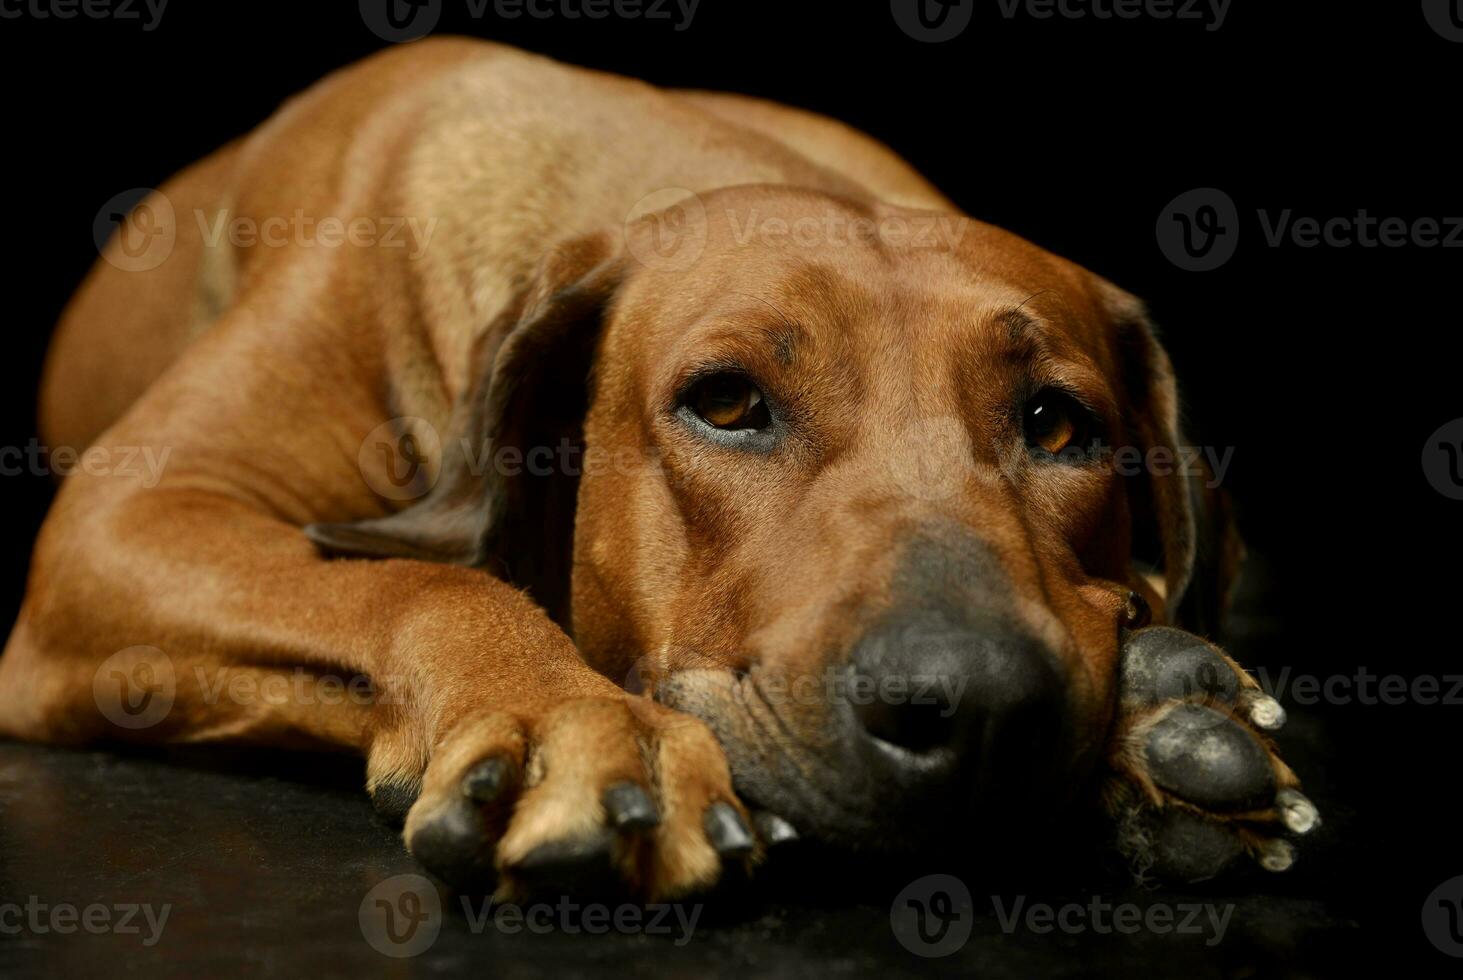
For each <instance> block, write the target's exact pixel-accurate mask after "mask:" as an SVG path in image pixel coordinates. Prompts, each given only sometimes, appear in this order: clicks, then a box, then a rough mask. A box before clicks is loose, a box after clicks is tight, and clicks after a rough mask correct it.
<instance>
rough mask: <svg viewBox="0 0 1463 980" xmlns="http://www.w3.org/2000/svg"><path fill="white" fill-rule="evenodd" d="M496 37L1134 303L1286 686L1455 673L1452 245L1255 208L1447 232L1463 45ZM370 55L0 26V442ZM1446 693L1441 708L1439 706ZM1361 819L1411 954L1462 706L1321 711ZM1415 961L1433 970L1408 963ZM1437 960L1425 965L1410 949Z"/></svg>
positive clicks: (206, 6)
mask: <svg viewBox="0 0 1463 980" xmlns="http://www.w3.org/2000/svg"><path fill="white" fill-rule="evenodd" d="M449 32H450V33H463V34H472V35H478V36H484V37H490V38H493V39H497V40H502V41H505V42H508V43H512V44H515V45H519V46H523V47H526V48H530V49H533V50H537V51H540V52H543V53H546V54H549V55H552V56H555V57H558V58H561V59H564V60H567V61H572V62H577V63H582V64H586V65H591V66H594V67H599V68H604V69H609V70H613V71H617V72H621V73H625V74H632V75H637V76H640V77H643V78H646V79H648V80H650V81H653V82H656V83H661V84H665V85H671V86H693V87H702V88H715V89H728V90H734V91H741V92H748V93H752V94H756V95H760V96H765V97H769V98H772V99H776V100H780V101H784V102H789V103H793V104H796V105H800V106H805V107H808V108H811V109H815V110H819V111H822V112H826V113H829V114H831V115H834V116H837V117H839V118H842V119H844V120H846V121H848V122H850V123H852V124H854V125H855V126H857V127H859V128H862V129H864V130H866V131H868V132H869V133H871V134H873V135H874V136H876V137H879V138H880V139H882V140H884V141H885V142H887V143H888V144H889V145H891V146H892V147H894V148H895V149H896V150H897V151H899V152H900V153H902V154H903V155H904V156H906V157H907V158H908V159H909V160H910V161H911V162H912V163H913V164H914V165H915V166H916V167H917V168H919V169H920V170H921V171H923V172H924V173H925V174H926V175H928V176H929V177H931V178H932V179H933V180H934V182H935V183H936V184H937V185H938V186H940V187H941V188H942V189H943V190H944V191H945V192H946V193H947V194H949V195H950V196H951V197H952V198H953V199H954V200H955V201H956V202H957V203H958V204H959V205H960V206H961V208H963V209H964V210H965V211H967V212H968V213H970V214H972V215H974V216H977V217H980V218H983V219H986V220H989V221H992V222H994V223H996V224H999V225H1002V226H1004V227H1007V228H1009V229H1011V230H1013V231H1016V232H1018V233H1020V234H1022V235H1024V236H1026V237H1028V238H1030V239H1032V240H1034V241H1035V242H1037V243H1038V244H1040V245H1042V246H1044V247H1046V248H1048V249H1050V250H1052V251H1054V252H1057V253H1059V254H1062V255H1065V256H1067V257H1069V258H1072V259H1074V260H1076V261H1078V262H1081V263H1083V264H1085V265H1087V266H1089V267H1090V268H1092V269H1094V270H1096V271H1098V272H1100V273H1101V274H1103V275H1105V276H1107V277H1108V278H1110V279H1113V280H1114V281H1116V282H1118V283H1119V284H1121V285H1123V286H1125V287H1126V288H1128V289H1129V290H1131V291H1133V292H1135V293H1137V294H1139V295H1140V296H1143V297H1145V298H1146V299H1147V300H1148V301H1149V302H1150V304H1151V306H1152V308H1153V310H1154V312H1155V314H1156V316H1157V318H1158V320H1159V322H1160V323H1161V325H1162V326H1163V327H1164V329H1165V338H1166V342H1167V345H1168V347H1169V350H1170V352H1171V354H1172V355H1173V358H1174V360H1175V363H1176V366H1177V368H1178V372H1179V376H1180V379H1181V381H1182V382H1183V387H1184V392H1185V395H1186V402H1187V413H1188V417H1189V423H1190V424H1189V428H1190V430H1191V436H1192V437H1193V438H1194V439H1195V440H1196V441H1197V442H1199V443H1200V444H1203V445H1209V446H1217V447H1228V446H1233V447H1235V459H1234V464H1233V468H1232V471H1231V474H1230V478H1229V480H1228V483H1229V486H1230V488H1231V489H1232V490H1233V491H1234V493H1235V494H1236V496H1237V498H1238V501H1239V504H1240V508H1241V511H1240V513H1241V520H1242V527H1243V530H1244V533H1245V535H1246V537H1247V539H1248V540H1249V542H1250V545H1251V547H1252V548H1253V550H1254V551H1255V552H1256V553H1257V555H1259V556H1261V557H1262V558H1263V560H1264V562H1265V565H1266V568H1267V569H1268V573H1267V575H1266V579H1265V589H1266V596H1265V600H1264V601H1265V605H1266V607H1267V608H1268V609H1272V610H1273V611H1274V614H1275V615H1277V616H1280V617H1282V619H1283V623H1284V632H1283V635H1284V636H1285V637H1286V643H1285V646H1284V648H1281V649H1277V650H1275V651H1274V653H1273V655H1272V656H1271V657H1270V658H1269V659H1270V660H1271V662H1272V664H1273V665H1274V666H1276V667H1279V666H1285V665H1289V666H1291V667H1292V668H1293V669H1295V670H1298V671H1307V672H1312V673H1317V674H1321V675H1325V674H1330V673H1343V674H1351V673H1354V671H1355V669H1356V667H1357V666H1358V665H1362V666H1365V667H1367V668H1368V669H1369V670H1370V671H1371V672H1373V673H1379V674H1385V673H1399V674H1403V675H1407V676H1413V675H1417V674H1421V673H1432V674H1447V673H1449V672H1450V671H1459V672H1463V667H1460V666H1457V665H1456V664H1455V661H1456V660H1457V652H1458V643H1457V641H1456V640H1455V639H1454V638H1453V636H1454V634H1453V632H1452V631H1451V630H1450V631H1444V630H1442V629H1439V628H1437V626H1436V625H1435V624H1438V625H1440V624H1442V623H1444V622H1447V621H1448V620H1450V619H1451V618H1452V617H1453V616H1456V615H1457V602H1458V598H1459V595H1458V585H1459V575H1458V572H1457V570H1456V566H1455V564H1454V562H1453V556H1454V555H1455V554H1456V553H1457V550H1458V546H1459V544H1460V532H1459V527H1460V522H1459V520H1458V517H1459V514H1460V509H1463V502H1455V501H1451V500H1446V499H1444V498H1443V497H1442V496H1440V495H1439V494H1437V493H1436V492H1434V491H1433V490H1432V489H1431V488H1430V487H1429V485H1428V484H1427V482H1426V480H1425V479H1424V477H1423V473H1422V468H1421V466H1420V464H1419V459H1420V454H1421V452H1422V448H1423V445H1424V442H1425V440H1426V438H1427V437H1428V435H1429V434H1430V433H1431V432H1433V430H1434V429H1436V428H1437V427H1438V426H1439V425H1441V424H1442V423H1444V422H1446V421H1448V420H1450V419H1452V418H1454V417H1456V416H1458V415H1460V414H1463V406H1460V398H1459V385H1458V382H1457V364H1458V356H1459V354H1460V337H1459V329H1460V326H1463V322H1460V317H1459V313H1458V303H1457V294H1458V291H1459V290H1460V288H1463V277H1460V275H1459V273H1460V271H1463V267H1460V259H1463V251H1458V250H1447V249H1440V248H1432V249H1426V248H1418V247H1406V248H1374V249H1362V248H1356V247H1353V248H1350V249H1337V248H1330V247H1324V246H1322V247H1317V248H1310V249H1306V248H1300V247H1297V246H1295V245H1286V246H1283V247H1280V248H1272V247H1268V246H1267V244H1266V243H1265V242H1264V240H1263V236H1262V235H1261V232H1260V225H1259V222H1258V220H1257V219H1256V211H1257V209H1261V208H1264V209H1268V210H1269V211H1271V212H1277V211H1279V210H1281V209H1284V208H1291V209H1293V210H1294V212H1295V213H1296V214H1297V215H1312V216H1315V217H1319V218H1323V219H1324V218H1330V217H1338V216H1350V215H1354V214H1355V213H1356V211H1357V209H1359V208H1365V209H1367V211H1368V212H1369V213H1371V214H1373V215H1376V216H1392V215H1395V216H1399V217H1404V218H1409V219H1411V218H1419V217H1429V216H1430V217H1437V218H1442V217H1446V216H1449V215H1463V200H1460V195H1459V193H1458V182H1457V178H1458V174H1459V156H1458V150H1457V138H1458V128H1459V126H1458V124H1459V115H1458V93H1459V91H1460V90H1463V87H1460V85H1459V82H1460V76H1463V44H1456V43H1450V42H1448V41H1446V40H1444V39H1442V38H1440V37H1439V36H1438V35H1436V34H1435V33H1433V32H1432V30H1430V28H1429V27H1428V26H1427V24H1426V23H1425V21H1424V20H1423V17H1422V14H1421V12H1420V9H1419V7H1418V4H1417V3H1416V2H1415V0H1403V2H1395V3H1387V4H1374V5H1367V6H1366V7H1360V6H1358V7H1357V8H1355V12H1354V13H1353V12H1349V11H1343V10H1338V9H1336V7H1335V5H1325V4H1280V3H1273V2H1272V3H1253V2H1244V0H1240V2H1236V3H1234V4H1233V6H1232V8H1231V9H1230V10H1229V13H1228V18H1227V20H1226V21H1225V23H1224V25H1223V27H1222V28H1221V29H1220V30H1217V31H1212V32H1210V31H1206V30H1205V29H1204V25H1203V24H1202V23H1196V22H1184V21H1155V20H1139V21H1113V20H1101V21H1099V20H1093V19H1088V20H1068V19H1062V18H1056V19H1052V20H1036V19H1031V18H1028V17H1020V18H1017V19H1015V20H1006V19H1003V18H1002V17H1001V16H1000V15H999V8H998V6H997V4H996V3H995V0H979V2H977V3H976V12H975V18H974V22H973V23H972V24H971V26H970V28H969V29H968V30H967V31H965V33H964V34H962V35H961V36H960V37H958V38H956V39H954V40H952V41H949V42H946V43H941V44H923V43H918V42H916V41H914V40H912V39H911V38H909V37H908V36H906V35H905V34H904V33H902V32H901V31H900V30H899V28H898V27H897V26H896V25H895V23H894V20H893V19H892V17H891V15H890V10H889V6H888V4H887V2H882V0H873V2H868V3H822V4H814V3H798V4H793V3H786V2H784V3H767V4H757V3H752V2H748V0H735V2H733V0H702V2H701V4H700V6H699V9H698V10H697V12H696V16H695V19H694V21H693V22H692V23H691V25H690V27H689V29H687V30H684V31H676V30H675V29H674V26H673V23H672V22H670V21H664V20H661V21H653V20H643V19H642V20H615V19H610V20H606V21H593V22H591V21H586V20H577V21H575V20H568V19H564V18H562V17H559V18H555V19H552V20H534V19H530V18H522V19H519V20H517V21H511V22H509V21H503V20H501V19H497V18H494V17H493V16H491V15H489V16H488V17H487V18H485V19H482V20H473V19H471V18H470V17H468V16H467V5H466V3H465V2H462V0H446V2H445V10H444V13H443V17H442V21H441V24H440V26H439V29H438V33H449ZM381 47H383V43H382V42H381V41H380V40H379V39H378V38H377V37H375V36H374V35H373V34H371V33H370V32H369V31H368V30H367V29H366V27H365V26H364V25H363V23H362V20H361V17H360V15H359V12H358V9H357V4H356V2H355V0H330V2H309V3H305V2H298V0H297V2H262V0H255V2H247V3H243V2H241V3H233V4H226V3H221V2H216V0H210V2H205V0H173V2H172V3H171V4H170V5H169V6H168V8H167V10H166V13H165V15H164V16H163V18H162V20H161V22H160V24H159V26H158V28H157V29H156V30H154V31H152V32H144V31H143V30H142V29H141V27H140V25H139V23H138V22H137V21H115V20H88V19H85V18H77V19H74V20H65V21H63V20H56V19H51V20H38V19H35V18H32V17H26V18H22V19H6V20H0V81H3V85H4V88H3V91H4V92H5V109H4V114H5V127H4V128H5V134H6V139H5V142H6V144H7V148H6V152H5V155H4V158H3V161H0V170H3V175H4V181H5V187H6V191H7V193H6V207H5V209H4V211H3V213H0V220H3V223H4V227H5V229H6V232H7V233H6V234H3V235H0V249H3V252H4V265H3V268H4V270H5V272H6V275H5V280H6V285H5V290H4V303H3V306H0V309H3V311H4V313H3V316H4V320H5V324H6V340H7V346H6V348H5V351H6V360H5V368H6V371H5V385H4V388H3V396H0V397H3V398H4V406H3V412H0V425H3V431H0V445H5V446H24V445H25V444H26V442H27V441H28V440H29V439H30V438H31V437H32V436H33V435H34V432H35V422H34V405H33V402H34V397H35V384H36V379H37V376H38V372H39V368H40V364H41V360H42V357H43V353H44V350H45V345H46V341H47V337H48V334H49V331H50V330H51V327H52V324H53V323H54V322H55V320H56V318H57V315H58V314H59V312H60V310H61V307H62V304H63V303H64V302H65V301H66V299H67V297H68V295H69V294H70V292H71V291H72V289H73V288H74V287H75V286H76V284H77V283H78V281H79V280H80V278H81V276H82V275H83V274H84V273H85V271H86V269H87V268H88V266H89V265H90V263H91V262H92V261H93V260H95V258H96V250H95V246H94V245H93V242H92V234H91V227H92V221H93V218H94V217H95V215H96V212H97V210H98V208H100V207H101V205H102V203H103V202H104V201H106V200H107V199H108V198H110V197H111V196H112V195H113V194H116V193H118V192H120V191H123V190H126V189H128V188H134V187H143V186H156V185H157V184H158V183H160V182H161V181H162V180H164V179H165V178H166V177H167V176H168V175H169V174H171V173H172V172H173V171H175V170H176V169H178V168H180V167H181V166H183V165H185V164H187V163H189V162H191V161H192V160H194V159H196V158H198V157H200V156H202V155H204V154H206V153H208V152H209V151H210V150H212V149H213V148H214V147H216V146H217V145H218V144H220V143H222V142H224V141H225V140H227V139H230V138H232V137H234V136H236V135H238V134H240V133H242V132H244V131H246V130H248V129H250V128H252V127H253V126H255V125H256V124H258V123H259V122H261V121H262V120H264V119H265V118H266V117H267V116H268V115H269V114H270V112H271V111H272V110H273V109H274V108H275V107H276V106H277V105H278V104H279V103H280V101H281V100H282V99H284V98H285V97H287V96H288V95H290V94H291V93H293V92H296V91H298V90H299V89H302V88H304V87H306V86H308V85H309V84H310V83H311V82H313V81H314V80H316V79H317V78H319V77H320V76H321V75H322V74H324V73H325V72H327V71H329V70H331V69H333V68H335V67H338V66H341V65H344V64H346V63H348V62H351V61H353V60H355V59H358V58H360V57H363V56H365V55H368V54H370V53H371V52H373V51H375V50H378V49H380V48H381ZM1205 186H1212V187H1217V188H1221V189H1223V190H1224V191H1226V192H1227V193H1228V194H1229V195H1230V196H1231V197H1232V198H1233V199H1234V200H1235V202H1236V204H1237V205H1238V207H1239V211H1240V215H1241V227H1242V230H1241V235H1240V241H1239V246H1238V251H1237V254H1236V256H1235V258H1234V259H1233V260H1232V261H1230V262H1229V263H1228V264H1226V265H1225V266H1224V267H1223V268H1221V269H1219V270H1217V271H1213V272H1207V273H1191V272H1185V271H1182V270H1180V269H1178V268H1176V267H1175V266H1174V265H1173V264H1171V263H1170V262H1168V261H1167V260H1166V259H1165V258H1164V256H1163V255H1162V254H1161V252H1160V251H1159V249H1158V247H1157V245H1156V242H1155V233H1154V229H1155V224H1156V222H1157V219H1158V217H1159V215H1160V213H1161V212H1162V210H1163V208H1164V207H1165V205H1166V204H1167V202H1169V201H1170V200H1171V199H1172V198H1174V197H1175V196H1176V195H1177V194H1179V193H1182V192H1184V191H1186V190H1189V189H1191V188H1195V187H1205ZM49 494H50V487H49V482H48V481H47V480H46V479H45V478H39V477H34V476H28V475H22V476H6V477H3V478H0V501H3V503H4V505H5V515H6V516H5V517H4V519H3V521H0V535H3V539H0V577H3V584H0V612H3V613H4V614H5V615H6V616H10V615H13V612H14V610H15V608H16V606H17V605H18V603H19V599H20V595H21V592H22V587H23V576H24V567H25V562H26V559H27V556H28V554H29V549H30V546H31V542H32V540H33V537H34V533H35V530H36V527H37V526H38V524H39V522H40V519H41V517H42V515H43V513H44V508H45V506H46V503H47V500H48V499H49ZM1445 687H1446V685H1445ZM1327 711H1328V714H1329V716H1330V722H1331V729H1332V730H1333V736H1332V737H1333V738H1334V740H1335V746H1334V753H1335V754H1334V765H1335V767H1336V769H1337V770H1338V771H1339V772H1341V773H1343V774H1344V777H1343V778H1344V781H1345V784H1346V785H1347V786H1349V788H1350V792H1352V793H1353V794H1354V795H1355V797H1356V801H1355V802H1356V806H1357V807H1358V808H1359V809H1360V810H1361V812H1362V817H1363V823H1362V824H1360V825H1359V826H1358V833H1359V835H1360V838H1361V839H1358V840H1355V841H1352V842H1351V844H1352V849H1351V854H1352V859H1353V860H1354V862H1355V863H1354V867H1351V868H1348V869H1347V870H1346V872H1345V874H1344V875H1343V876H1342V877H1343V878H1344V879H1345V880H1346V881H1347V882H1348V883H1350V884H1354V885H1355V887H1356V889H1357V891H1358V892H1359V893H1365V895H1366V896H1367V898H1368V900H1370V901H1374V902H1375V903H1376V906H1377V909H1378V912H1379V917H1378V918H1377V919H1376V920H1375V921H1376V923H1377V924H1378V925H1379V926H1380V925H1395V926H1396V927H1397V928H1399V929H1401V930H1404V932H1403V933H1400V934H1398V936H1397V938H1396V940H1395V941H1396V942H1397V943H1398V944H1399V947H1398V948H1399V950H1400V949H1403V948H1405V949H1413V948H1416V947H1417V946H1418V945H1419V944H1422V943H1423V940H1422V937H1421V933H1420V930H1419V928H1418V924H1417V923H1418V919H1417V910H1418V909H1419V908H1420V905H1421V903H1422V901H1423V899H1424V897H1425V896H1426V895H1427V893H1428V891H1430V890H1431V888H1432V887H1433V886H1434V885H1436V884H1437V883H1439V882H1440V881H1442V880H1443V879H1444V878H1447V877H1451V876H1452V875H1454V874H1459V873H1463V842H1460V840H1459V837H1458V834H1457V831H1456V829H1455V828H1456V819H1455V817H1454V810H1453V804H1452V799H1451V794H1452V787H1453V785H1454V784H1456V782H1457V770H1458V758H1459V738H1458V735H1457V734H1456V733H1458V732H1459V730H1460V727H1459V721H1460V720H1463V706H1442V705H1437V706H1418V705H1411V706H1388V705H1380V704H1377V705H1356V704H1353V705H1348V706H1332V707H1331V708H1329V709H1327ZM1423 948H1424V949H1425V948H1426V947H1425V945H1424V946H1423ZM1427 952H1428V953H1429V954H1431V951H1430V950H1427Z"/></svg>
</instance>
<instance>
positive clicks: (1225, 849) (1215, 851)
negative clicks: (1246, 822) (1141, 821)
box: [1150, 807, 1244, 884]
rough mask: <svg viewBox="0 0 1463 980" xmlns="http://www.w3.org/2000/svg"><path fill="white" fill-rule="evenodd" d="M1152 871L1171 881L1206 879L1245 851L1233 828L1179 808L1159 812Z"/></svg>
mask: <svg viewBox="0 0 1463 980" xmlns="http://www.w3.org/2000/svg"><path fill="white" fill-rule="evenodd" d="M1155 818H1156V819H1155V820H1154V821H1153V826H1152V827H1151V829H1150V834H1151V838H1152V844H1151V851H1150V856H1151V858H1152V865H1151V868H1150V870H1151V871H1152V872H1153V873H1154V874H1156V875H1157V876H1158V877H1160V878H1162V879H1163V880H1165V881H1170V882H1183V883H1189V884H1192V883H1194V882H1199V881H1205V880H1207V879H1209V878H1213V877H1215V876H1216V875H1218V874H1220V873H1221V872H1222V871H1224V870H1225V869H1226V868H1228V867H1230V866H1231V865H1233V864H1234V863H1235V861H1236V860H1237V859H1238V858H1239V857H1240V855H1241V854H1242V853H1244V847H1243V845H1241V844H1240V841H1239V838H1238V837H1236V836H1235V834H1234V832H1233V831H1231V830H1230V828H1229V827H1227V826H1225V825H1224V824H1222V823H1218V822H1216V821H1213V820H1205V819H1204V818H1203V817H1201V816H1198V815H1197V814H1194V813H1190V812H1189V811H1188V810H1182V809H1179V808H1177V807H1170V808H1169V809H1167V810H1165V811H1163V812H1162V813H1159V814H1155Z"/></svg>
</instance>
